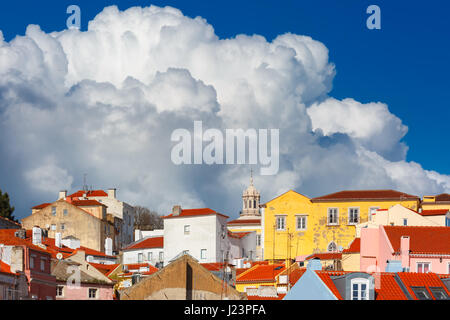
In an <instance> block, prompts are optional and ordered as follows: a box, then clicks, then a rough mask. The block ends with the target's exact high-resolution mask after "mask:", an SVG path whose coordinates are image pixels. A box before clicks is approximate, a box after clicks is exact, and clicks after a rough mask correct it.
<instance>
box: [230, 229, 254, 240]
mask: <svg viewBox="0 0 450 320" xmlns="http://www.w3.org/2000/svg"><path fill="white" fill-rule="evenodd" d="M250 233H251V232H231V231H228V236H229V237H231V238H235V239H242V238H243V237H245V236H246V235H249V234H250Z"/></svg>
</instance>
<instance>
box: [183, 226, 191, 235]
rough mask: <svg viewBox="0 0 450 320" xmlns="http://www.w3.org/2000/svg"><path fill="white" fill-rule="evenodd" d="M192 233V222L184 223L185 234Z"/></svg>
mask: <svg viewBox="0 0 450 320" xmlns="http://www.w3.org/2000/svg"><path fill="white" fill-rule="evenodd" d="M190 233H191V225H190V224H185V225H184V234H186V235H188V234H190Z"/></svg>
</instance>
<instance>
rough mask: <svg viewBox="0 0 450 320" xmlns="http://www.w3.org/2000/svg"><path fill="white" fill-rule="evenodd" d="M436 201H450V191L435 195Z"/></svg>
mask: <svg viewBox="0 0 450 320" xmlns="http://www.w3.org/2000/svg"><path fill="white" fill-rule="evenodd" d="M434 199H435V200H436V202H449V201H450V194H448V193H441V194H438V195H437V196H435V197H434Z"/></svg>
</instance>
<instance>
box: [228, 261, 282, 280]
mask: <svg viewBox="0 0 450 320" xmlns="http://www.w3.org/2000/svg"><path fill="white" fill-rule="evenodd" d="M284 270H286V267H285V266H284V264H269V265H256V266H253V267H251V268H250V269H248V270H247V271H245V272H243V273H241V274H240V275H239V277H237V278H236V282H274V281H275V277H276V276H277V275H279V274H280V273H281V272H283V271H284Z"/></svg>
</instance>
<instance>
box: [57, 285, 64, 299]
mask: <svg viewBox="0 0 450 320" xmlns="http://www.w3.org/2000/svg"><path fill="white" fill-rule="evenodd" d="M56 296H57V297H64V287H63V286H57V287H56Z"/></svg>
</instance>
